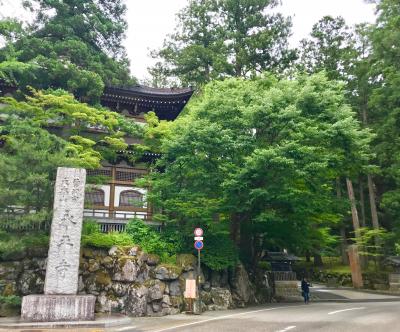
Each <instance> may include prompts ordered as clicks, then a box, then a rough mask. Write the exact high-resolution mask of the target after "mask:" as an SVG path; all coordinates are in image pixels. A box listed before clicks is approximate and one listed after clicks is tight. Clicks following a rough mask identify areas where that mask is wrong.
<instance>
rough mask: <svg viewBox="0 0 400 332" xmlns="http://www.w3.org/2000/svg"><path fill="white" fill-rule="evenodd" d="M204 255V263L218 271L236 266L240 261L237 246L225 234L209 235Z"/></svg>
mask: <svg viewBox="0 0 400 332" xmlns="http://www.w3.org/2000/svg"><path fill="white" fill-rule="evenodd" d="M202 253H203V255H202V257H203V258H202V262H203V263H204V264H205V265H206V266H208V267H209V268H210V269H211V270H216V271H220V270H224V269H226V268H228V267H233V266H236V264H237V262H238V260H239V256H238V251H237V249H236V247H235V245H234V244H233V242H232V240H231V239H230V238H229V236H228V235H227V234H225V233H219V234H208V235H207V238H206V240H205V241H204V249H203V250H202Z"/></svg>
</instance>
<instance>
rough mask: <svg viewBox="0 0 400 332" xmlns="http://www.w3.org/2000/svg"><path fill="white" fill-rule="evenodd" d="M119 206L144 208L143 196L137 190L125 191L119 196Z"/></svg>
mask: <svg viewBox="0 0 400 332" xmlns="http://www.w3.org/2000/svg"><path fill="white" fill-rule="evenodd" d="M119 206H134V207H142V206H143V195H142V194H141V193H140V192H138V191H135V190H125V191H123V192H121V194H120V196H119Z"/></svg>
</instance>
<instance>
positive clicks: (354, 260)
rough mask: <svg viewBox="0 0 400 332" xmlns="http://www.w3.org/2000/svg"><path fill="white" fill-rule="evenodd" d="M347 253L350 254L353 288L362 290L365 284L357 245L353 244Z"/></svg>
mask: <svg viewBox="0 0 400 332" xmlns="http://www.w3.org/2000/svg"><path fill="white" fill-rule="evenodd" d="M347 252H348V254H349V261H350V269H351V279H352V281H353V287H354V288H362V287H363V286H364V283H363V279H362V273H361V264H360V256H359V254H358V248H357V245H355V244H353V245H351V246H349V248H348V249H347Z"/></svg>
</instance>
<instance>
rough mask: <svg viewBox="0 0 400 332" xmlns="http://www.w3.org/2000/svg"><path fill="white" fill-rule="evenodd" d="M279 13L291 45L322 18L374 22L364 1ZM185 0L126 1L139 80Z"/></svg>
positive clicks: (296, 1)
mask: <svg viewBox="0 0 400 332" xmlns="http://www.w3.org/2000/svg"><path fill="white" fill-rule="evenodd" d="M1 2H3V6H2V8H0V18H1V17H2V16H17V17H20V18H21V9H20V6H19V4H20V3H21V0H0V3H1ZM282 2H283V5H282V7H281V8H280V11H281V12H282V13H283V14H285V15H287V16H292V17H293V36H292V38H291V41H290V42H291V44H292V46H296V45H297V43H298V41H299V40H300V39H302V38H304V37H306V36H307V35H308V34H309V33H310V31H311V27H312V25H313V24H314V23H315V22H317V21H318V20H319V19H320V18H321V17H323V16H324V15H332V16H338V15H341V16H343V17H344V18H345V20H346V22H347V24H349V25H353V24H356V23H361V22H373V21H374V6H373V5H370V4H366V3H365V2H364V0H282ZM186 3H187V0H126V4H127V6H128V13H127V21H128V24H129V28H128V31H127V39H126V48H127V51H128V56H129V59H130V60H131V71H132V74H133V75H134V76H136V77H137V78H138V79H140V80H141V79H144V78H146V77H147V76H148V73H147V67H149V66H151V65H152V64H153V59H151V58H150V56H149V52H150V50H152V49H157V48H159V47H161V46H162V42H163V40H164V38H165V36H166V35H167V34H168V33H171V32H173V30H174V26H175V23H176V21H175V14H176V13H177V12H178V11H179V10H180V9H181V8H183V7H184V6H185V5H186Z"/></svg>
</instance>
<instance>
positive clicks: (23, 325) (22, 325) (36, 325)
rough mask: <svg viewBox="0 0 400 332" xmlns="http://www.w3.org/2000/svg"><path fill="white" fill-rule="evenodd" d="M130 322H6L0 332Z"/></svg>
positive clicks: (127, 320)
mask: <svg viewBox="0 0 400 332" xmlns="http://www.w3.org/2000/svg"><path fill="white" fill-rule="evenodd" d="M131 322H132V319H131V318H129V317H121V318H115V319H109V320H107V319H103V320H100V321H99V320H98V321H80V322H78V321H77V322H71V321H69V322H8V323H0V331H1V330H2V329H6V330H7V329H8V330H9V329H12V330H16V329H52V328H108V327H116V326H120V325H127V324H129V323H131ZM132 328H135V326H133V325H132Z"/></svg>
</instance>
